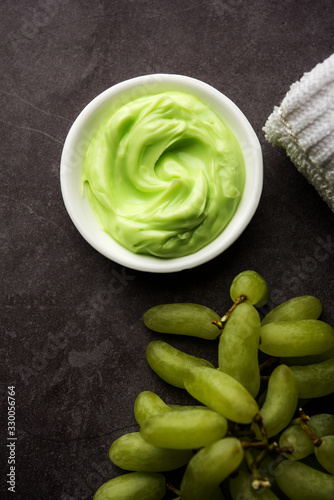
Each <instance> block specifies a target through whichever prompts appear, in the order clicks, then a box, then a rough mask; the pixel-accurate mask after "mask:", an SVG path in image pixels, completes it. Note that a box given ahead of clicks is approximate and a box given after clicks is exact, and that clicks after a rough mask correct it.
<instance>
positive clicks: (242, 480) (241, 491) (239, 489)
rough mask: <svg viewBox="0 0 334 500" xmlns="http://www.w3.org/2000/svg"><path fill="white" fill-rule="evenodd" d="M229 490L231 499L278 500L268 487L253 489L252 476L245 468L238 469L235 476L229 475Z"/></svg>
mask: <svg viewBox="0 0 334 500" xmlns="http://www.w3.org/2000/svg"><path fill="white" fill-rule="evenodd" d="M230 492H231V495H232V500H256V499H261V500H278V497H277V496H276V495H275V494H274V493H273V492H272V491H271V490H270V489H269V488H262V489H261V490H255V489H254V488H253V487H252V476H251V475H250V473H249V472H247V471H245V470H241V471H240V470H239V471H238V474H237V475H236V477H231V479H230Z"/></svg>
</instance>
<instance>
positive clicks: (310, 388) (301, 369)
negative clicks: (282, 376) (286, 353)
mask: <svg viewBox="0 0 334 500" xmlns="http://www.w3.org/2000/svg"><path fill="white" fill-rule="evenodd" d="M290 369H291V370H292V372H293V374H294V376H295V377H296V380H297V386H298V396H299V398H303V399H308V398H320V397H322V396H327V395H328V394H331V393H332V392H334V358H331V359H328V360H327V361H323V362H322V363H315V364H313V365H308V366H290Z"/></svg>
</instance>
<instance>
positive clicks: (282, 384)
mask: <svg viewBox="0 0 334 500" xmlns="http://www.w3.org/2000/svg"><path fill="white" fill-rule="evenodd" d="M297 402H298V389H297V382H296V379H295V377H294V374H293V373H292V371H291V370H290V368H289V367H288V366H286V365H279V366H277V367H276V368H275V370H274V371H273V372H272V374H271V375H270V378H269V382H268V390H267V395H266V399H265V402H264V404H263V406H262V408H261V409H260V411H259V414H260V415H261V417H262V419H263V425H264V427H265V429H266V431H267V435H268V437H269V438H270V437H272V436H275V435H276V434H278V433H279V432H281V431H282V430H283V429H284V428H285V427H286V426H287V425H288V424H289V423H290V421H291V419H292V417H293V414H294V412H295V410H296V407H297ZM252 429H253V430H254V432H255V433H256V437H257V438H258V439H261V433H260V430H259V428H258V426H257V425H256V424H255V423H253V424H252Z"/></svg>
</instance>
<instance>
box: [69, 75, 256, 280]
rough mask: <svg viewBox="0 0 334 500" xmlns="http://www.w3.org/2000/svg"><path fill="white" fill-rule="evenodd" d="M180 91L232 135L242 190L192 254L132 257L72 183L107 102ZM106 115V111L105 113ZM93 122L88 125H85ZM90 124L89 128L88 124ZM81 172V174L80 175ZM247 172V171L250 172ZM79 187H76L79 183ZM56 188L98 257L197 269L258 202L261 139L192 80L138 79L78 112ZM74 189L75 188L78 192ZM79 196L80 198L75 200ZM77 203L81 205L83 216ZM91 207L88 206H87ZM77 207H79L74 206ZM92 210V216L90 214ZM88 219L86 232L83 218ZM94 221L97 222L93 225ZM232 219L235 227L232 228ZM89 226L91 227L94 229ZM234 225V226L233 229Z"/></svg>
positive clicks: (161, 268)
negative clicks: (222, 223) (239, 156)
mask: <svg viewBox="0 0 334 500" xmlns="http://www.w3.org/2000/svg"><path fill="white" fill-rule="evenodd" d="M162 87H163V88H164V89H179V90H181V91H182V90H183V91H184V92H188V93H192V94H193V95H195V96H197V97H199V98H200V99H201V100H202V101H203V102H205V103H206V104H208V105H209V106H210V107H211V108H214V111H215V112H216V113H217V114H218V116H221V118H222V119H223V121H224V122H225V123H226V125H227V126H228V127H229V128H230V129H231V130H232V132H233V133H234V135H235V137H236V139H237V141H238V142H239V145H240V147H241V150H242V152H243V155H244V160H245V174H246V175H245V188H244V192H243V195H242V197H241V200H240V202H239V205H238V207H237V210H236V212H235V214H234V215H233V217H232V219H231V221H230V222H229V224H228V225H227V226H226V228H225V229H224V230H223V231H222V233H221V234H220V235H219V236H218V237H217V238H216V239H215V240H213V241H212V242H211V243H209V244H208V245H206V246H205V247H203V248H202V249H200V250H198V251H197V252H195V253H193V254H189V255H186V256H183V257H176V258H160V257H155V256H149V255H141V254H135V253H133V252H131V251H130V250H128V249H126V248H125V247H123V246H122V245H120V244H119V243H117V242H116V241H115V240H114V239H113V238H112V237H111V236H110V235H108V234H107V233H105V232H104V231H103V230H102V229H101V228H99V227H98V222H97V219H96V218H95V215H94V214H93V211H92V208H91V207H90V204H89V202H88V200H87V197H86V196H82V190H81V187H80V185H78V186H76V182H75V179H76V180H77V179H78V174H79V173H81V168H82V161H81V160H82V156H83V153H84V150H85V147H86V146H87V144H88V142H89V140H90V137H91V136H92V133H93V132H94V131H95V130H96V126H97V125H98V123H100V121H101V118H99V117H100V116H101V113H102V112H103V109H106V108H105V104H106V103H107V102H109V103H110V102H113V101H114V102H115V101H116V100H118V101H117V102H119V100H120V99H121V100H122V99H124V102H128V101H129V96H130V99H131V95H132V94H134V97H135V96H138V92H139V95H143V92H144V93H156V92H160V91H163V90H162ZM108 113H109V111H108ZM89 123H90V124H91V126H90V127H88V125H87V124H89ZM92 124H93V125H92ZM79 169H80V172H79ZM249 170H250V171H249ZM79 184H80V183H79ZM60 187H61V194H62V198H63V202H64V205H65V208H66V210H67V212H68V214H69V216H70V218H71V220H72V222H73V224H74V225H75V227H76V228H77V230H78V231H79V233H80V234H81V236H82V237H83V238H84V239H85V240H86V241H87V242H88V243H89V244H90V245H91V246H92V247H93V248H95V250H97V251H98V252H99V253H101V254H102V255H104V256H105V257H107V258H108V259H110V260H112V261H113V262H115V263H117V264H120V265H123V266H125V267H127V268H129V269H133V270H137V271H143V272H150V273H172V272H178V271H182V270H186V269H191V268H194V267H197V266H200V265H202V264H204V263H206V262H208V261H210V260H212V259H214V258H215V257H217V256H218V255H220V254H221V253H223V252H224V251H225V250H227V248H229V247H230V246H231V245H232V244H233V243H234V242H235V241H236V240H237V239H238V238H239V236H240V235H241V234H242V232H243V231H244V230H245V229H246V227H247V226H248V224H249V223H250V221H251V219H252V218H253V215H254V213H255V211H256V209H257V207H258V204H259V202H260V198H261V194H262V188H263V157H262V149H261V145H260V142H259V139H258V137H257V135H256V133H255V131H254V129H253V127H252V126H251V124H250V122H249V121H248V119H247V118H246V116H245V115H244V113H243V112H242V111H241V110H240V108H239V107H238V106H237V105H236V104H235V103H234V102H233V101H231V99H229V98H228V97H227V96H226V95H224V94H223V93H222V92H220V91H219V90H217V89H216V88H214V87H212V86H211V85H209V84H208V83H205V82H203V81H201V80H198V79H196V78H193V77H190V76H185V75H178V74H172V73H154V74H148V75H142V76H137V77H134V78H130V79H128V80H124V81H122V82H119V83H116V84H115V85H113V86H111V87H109V88H107V89H106V90H104V91H103V92H102V93H100V94H98V95H97V96H96V97H95V98H93V99H92V100H91V101H90V102H89V103H88V104H87V105H86V106H85V107H84V108H83V110H82V111H81V112H80V113H79V115H78V116H77V118H76V119H75V121H74V122H73V124H72V126H71V127H70V129H69V131H68V134H67V137H66V139H65V142H64V145H63V150H62V154H61V160H60ZM76 188H77V189H76ZM79 196H80V197H81V200H79V198H78V197H79ZM80 203H83V204H85V207H84V209H85V211H86V213H85V214H84V213H83V212H81V206H80ZM88 205H89V206H88ZM78 206H80V207H79V208H78ZM89 212H90V213H89ZM86 217H88V218H91V223H92V224H91V225H90V228H89V229H88V226H87V224H86V222H87V219H86ZM93 220H95V222H93ZM232 221H233V225H232V224H231V223H232ZM92 225H93V226H94V227H93V229H94V231H92ZM232 226H233V227H232Z"/></svg>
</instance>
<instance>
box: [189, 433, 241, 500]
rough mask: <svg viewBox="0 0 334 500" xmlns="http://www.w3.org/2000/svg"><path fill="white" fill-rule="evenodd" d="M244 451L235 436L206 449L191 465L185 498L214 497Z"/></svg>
mask: <svg viewBox="0 0 334 500" xmlns="http://www.w3.org/2000/svg"><path fill="white" fill-rule="evenodd" d="M243 456H244V451H243V448H242V446H241V443H240V441H239V440H238V439H236V438H234V437H228V438H225V439H220V440H219V441H216V442H215V443H212V444H210V445H208V446H206V447H205V448H202V449H201V450H200V451H199V452H198V453H196V455H194V456H193V458H192V459H191V460H190V462H189V464H188V465H187V468H186V471H185V473H184V475H183V478H182V482H181V497H182V498H183V500H204V499H205V500H211V499H213V498H214V497H213V495H214V493H215V491H216V490H217V488H218V487H219V485H220V483H221V482H222V481H224V479H226V478H227V477H228V476H229V475H230V474H231V473H232V472H233V471H234V470H235V469H237V467H238V466H239V464H240V463H241V461H242V459H243Z"/></svg>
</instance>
